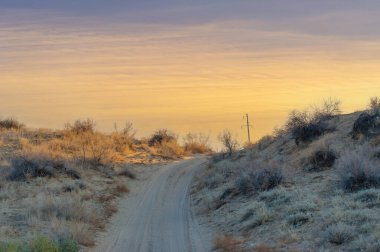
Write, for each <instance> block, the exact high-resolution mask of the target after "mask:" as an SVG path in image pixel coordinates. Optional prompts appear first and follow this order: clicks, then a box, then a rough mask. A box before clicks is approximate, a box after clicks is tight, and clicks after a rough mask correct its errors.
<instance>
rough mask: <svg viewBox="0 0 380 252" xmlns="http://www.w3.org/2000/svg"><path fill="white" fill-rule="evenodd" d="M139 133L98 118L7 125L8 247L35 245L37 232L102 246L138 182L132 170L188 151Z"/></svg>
mask: <svg viewBox="0 0 380 252" xmlns="http://www.w3.org/2000/svg"><path fill="white" fill-rule="evenodd" d="M133 136H134V135H133V132H132V131H131V129H130V128H128V129H124V130H122V131H121V132H114V133H112V134H103V133H100V132H97V131H96V129H95V124H94V123H93V121H91V120H86V121H77V122H75V123H74V124H68V125H67V128H66V130H63V131H49V130H29V129H26V128H22V129H20V128H18V129H14V128H11V129H3V130H2V131H1V132H0V139H1V141H2V144H1V145H0V161H1V165H0V169H1V171H0V202H1V204H0V212H1V215H0V251H2V250H1V248H2V247H1V246H2V245H3V244H2V242H7V244H4V246H15V245H14V244H13V243H12V241H15V242H16V243H18V242H20V240H24V241H25V242H26V243H25V244H24V243H23V242H21V243H20V244H21V245H20V246H29V243H28V241H32V240H33V239H34V237H35V234H42V235H46V236H47V237H48V238H49V239H50V240H51V241H52V242H54V241H58V240H63V239H64V238H67V237H68V238H70V239H71V240H72V241H73V242H74V243H76V244H79V245H81V246H85V247H91V246H94V245H95V240H94V237H95V233H96V232H98V231H100V230H104V229H105V227H106V224H107V222H108V220H109V218H110V217H111V216H112V215H113V214H115V213H116V212H117V200H118V197H121V196H123V195H125V194H126V193H128V192H129V188H128V186H127V184H128V181H129V179H136V175H135V174H134V173H132V172H131V171H130V170H129V169H126V168H125V167H130V164H134V163H138V164H139V165H142V164H150V163H158V162H162V161H164V158H163V157H165V158H174V157H179V156H182V155H184V151H183V147H181V146H180V145H179V144H178V143H177V142H176V141H175V142H170V143H167V142H163V143H162V144H161V145H160V146H148V147H144V146H143V145H144V144H143V143H141V141H138V140H136V139H134V137H133ZM9 242H11V243H9ZM54 244H55V243H54ZM58 245H59V244H58ZM58 245H57V246H58ZM54 246H55V245H54ZM59 246H61V245H59ZM67 251H70V250H67Z"/></svg>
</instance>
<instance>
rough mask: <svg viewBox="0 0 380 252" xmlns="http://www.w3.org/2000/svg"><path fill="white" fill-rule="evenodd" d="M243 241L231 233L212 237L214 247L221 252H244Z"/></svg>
mask: <svg viewBox="0 0 380 252" xmlns="http://www.w3.org/2000/svg"><path fill="white" fill-rule="evenodd" d="M242 245H243V241H241V240H239V239H237V238H235V237H233V236H231V235H224V234H223V235H218V236H216V237H215V239H214V249H215V250H217V251H221V252H245V251H246V250H244V249H243V248H242Z"/></svg>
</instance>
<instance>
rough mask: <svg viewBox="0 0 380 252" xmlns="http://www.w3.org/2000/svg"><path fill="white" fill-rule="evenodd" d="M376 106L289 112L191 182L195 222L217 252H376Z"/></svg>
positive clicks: (330, 103)
mask: <svg viewBox="0 0 380 252" xmlns="http://www.w3.org/2000/svg"><path fill="white" fill-rule="evenodd" d="M379 100H380V99H378V98H372V99H371V100H370V103H369V106H368V110H366V111H361V112H355V113H352V114H346V115H342V114H341V112H340V107H339V105H340V102H339V101H338V100H334V99H328V100H326V101H325V102H323V104H322V105H321V106H317V107H315V106H314V107H312V108H311V109H308V110H302V111H294V112H291V113H290V115H289V118H288V120H287V122H286V123H285V125H284V126H283V127H281V128H277V129H276V130H275V132H274V134H273V135H271V136H265V137H264V138H262V139H261V140H260V141H258V142H257V143H256V144H253V145H252V146H248V147H246V148H245V149H244V150H236V149H235V150H233V151H232V152H231V153H230V155H215V156H214V157H213V158H211V159H210V163H209V165H208V167H207V169H205V170H204V171H203V172H202V173H200V174H198V176H197V177H196V178H195V179H194V184H193V188H192V193H193V197H194V200H193V204H194V207H195V209H196V210H197V213H198V216H199V217H200V218H201V219H204V221H205V222H206V221H209V222H211V223H213V225H214V227H215V228H216V229H217V230H219V232H220V235H218V236H217V237H216V238H215V241H214V245H215V249H216V250H217V251H311V250H316V251H379V250H380V243H379V240H380V236H379V235H378V234H379V230H380V219H379V217H378V214H377V213H378V211H379V207H380V201H379V199H380V196H379V195H380V158H379V157H380V154H379V153H380V150H379V145H380V131H379V129H380V127H379V125H380V124H379V119H378V117H379V107H380V106H379V103H380V102H379Z"/></svg>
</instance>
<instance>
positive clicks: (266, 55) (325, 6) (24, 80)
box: [0, 0, 380, 142]
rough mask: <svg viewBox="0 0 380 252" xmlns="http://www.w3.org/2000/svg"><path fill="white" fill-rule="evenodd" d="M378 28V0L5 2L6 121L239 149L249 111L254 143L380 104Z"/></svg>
mask: <svg viewBox="0 0 380 252" xmlns="http://www.w3.org/2000/svg"><path fill="white" fill-rule="evenodd" d="M379 27H380V2H379V1H376V0H361V1H357V0H308V1H305V0H281V1H280V0H266V1H262V0H234V1H231V0H229V1H227V0H209V1H204V0H203V1H200V0H192V1H185V0H176V1H175V0H154V1H153V0H144V1H129V0H108V1H104V0H102V1H100V0H64V1H52V0H0V90H1V91H0V101H1V106H0V116H1V117H7V116H13V117H16V118H18V119H19V120H21V121H24V122H25V123H26V124H27V125H28V126H30V127H37V128H62V127H63V125H64V124H65V123H66V122H68V121H73V120H75V119H78V118H88V117H90V118H93V119H94V120H95V121H96V122H97V125H98V128H99V129H100V130H102V131H111V130H112V129H113V127H114V123H117V124H119V125H120V127H121V125H122V124H123V123H124V122H125V121H131V122H133V123H134V125H135V127H136V129H137V132H138V135H139V136H146V135H149V134H151V133H152V132H153V131H154V130H155V129H157V128H169V129H171V130H172V131H175V132H177V133H179V134H184V133H185V132H188V131H193V132H200V131H202V132H205V133H207V134H210V135H211V136H212V139H215V137H216V135H217V134H218V132H220V131H222V130H223V129H230V130H231V131H232V132H234V134H236V135H237V136H238V138H239V139H240V141H242V142H243V141H244V140H245V139H246V132H245V130H244V129H243V128H242V127H241V125H242V124H243V123H244V121H243V115H244V114H246V113H249V115H250V117H251V120H252V121H251V123H252V124H253V129H252V133H253V138H254V139H258V138H260V137H261V136H263V135H265V134H269V133H271V132H272V130H273V128H274V127H275V126H281V125H282V124H283V123H284V121H285V120H286V117H287V115H288V113H289V111H290V110H292V109H302V108H304V107H307V106H308V105H309V104H317V103H320V102H321V101H322V100H323V99H324V98H328V97H336V98H339V99H341V100H342V108H343V111H344V112H352V111H355V110H360V109H363V108H365V107H366V104H367V103H368V100H369V97H371V96H375V95H380V71H379V69H380V29H379Z"/></svg>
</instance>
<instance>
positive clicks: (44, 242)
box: [30, 236, 60, 252]
mask: <svg viewBox="0 0 380 252" xmlns="http://www.w3.org/2000/svg"><path fill="white" fill-rule="evenodd" d="M30 251H31V252H60V248H59V244H58V243H57V242H55V241H52V240H50V239H48V238H46V237H44V236H39V237H37V238H36V239H34V240H32V241H31V242H30Z"/></svg>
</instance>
